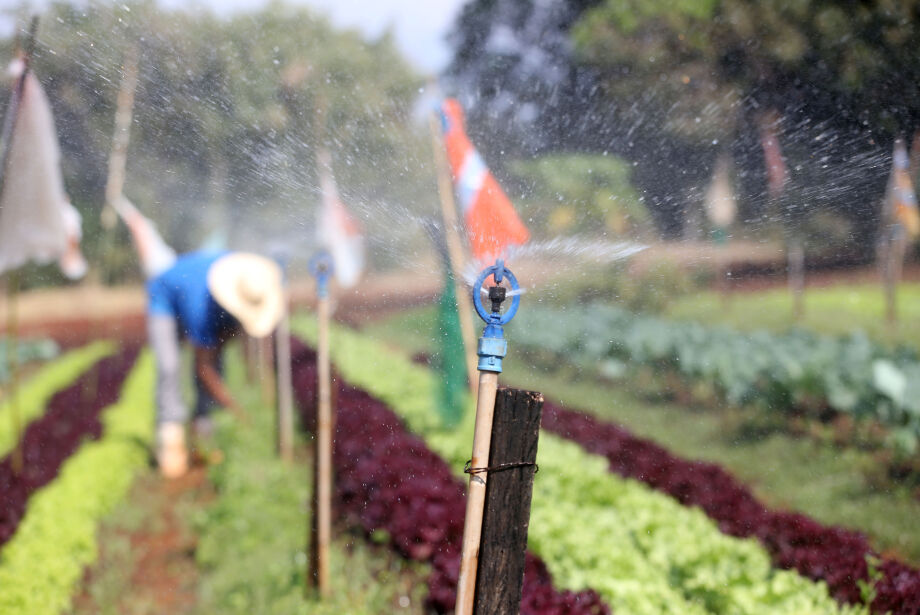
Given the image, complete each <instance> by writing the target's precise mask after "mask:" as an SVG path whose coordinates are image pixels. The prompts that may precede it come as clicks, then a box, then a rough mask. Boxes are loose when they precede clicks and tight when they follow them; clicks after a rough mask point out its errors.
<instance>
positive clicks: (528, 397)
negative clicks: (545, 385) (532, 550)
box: [473, 388, 543, 615]
mask: <svg viewBox="0 0 920 615" xmlns="http://www.w3.org/2000/svg"><path fill="white" fill-rule="evenodd" d="M542 413H543V396H542V395H541V394H540V393H531V392H529V391H519V390H517V389H506V388H502V389H499V390H498V395H497V398H496V402H495V417H494V420H493V422H492V445H491V447H490V451H489V466H488V467H490V468H492V471H491V474H490V476H489V482H488V486H487V487H486V503H485V511H484V512H483V518H482V539H481V541H480V543H481V547H480V553H481V557H480V559H479V569H478V572H477V574H476V597H475V601H474V607H473V613H474V614H475V615H517V614H518V613H519V612H520V609H521V591H522V589H523V585H524V562H525V556H526V552H527V529H528V526H529V524H530V500H531V496H532V495H533V479H534V474H535V472H536V461H537V442H538V440H539V436H540V417H541V414H542Z"/></svg>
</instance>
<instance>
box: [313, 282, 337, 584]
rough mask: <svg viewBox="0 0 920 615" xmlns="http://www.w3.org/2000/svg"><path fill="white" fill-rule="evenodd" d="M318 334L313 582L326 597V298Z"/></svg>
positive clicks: (328, 419)
mask: <svg viewBox="0 0 920 615" xmlns="http://www.w3.org/2000/svg"><path fill="white" fill-rule="evenodd" d="M317 315H318V318H319V335H318V337H317V348H316V361H317V376H318V379H319V383H318V392H319V399H318V403H317V416H316V447H315V450H316V466H315V467H316V484H315V486H314V489H315V491H314V497H315V498H316V566H315V568H314V569H313V571H312V576H311V578H312V581H313V583H314V586H315V587H316V588H317V589H318V590H319V595H320V597H322V598H326V597H328V595H329V543H330V540H331V536H332V504H331V503H332V369H331V366H330V362H329V297H328V296H321V297H320V299H319V304H318V306H317Z"/></svg>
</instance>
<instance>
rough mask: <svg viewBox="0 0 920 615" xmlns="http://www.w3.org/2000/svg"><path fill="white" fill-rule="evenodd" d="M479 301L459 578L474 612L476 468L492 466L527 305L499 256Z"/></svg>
mask: <svg viewBox="0 0 920 615" xmlns="http://www.w3.org/2000/svg"><path fill="white" fill-rule="evenodd" d="M489 276H492V278H493V279H494V280H495V286H491V287H490V288H489V294H488V298H489V301H490V302H491V304H492V305H491V308H492V309H491V312H489V311H486V309H485V307H484V306H483V303H482V293H480V292H479V291H480V289H481V288H482V285H483V284H484V283H485V281H486V279H487V278H488V277H489ZM506 278H507V280H508V284H509V285H510V286H511V290H510V292H509V291H508V289H506V288H505V287H503V286H500V284H501V283H502V281H503V280H504V279H506ZM472 294H473V305H474V306H475V307H476V313H477V314H479V317H480V318H482V320H483V322H485V323H486V326H485V329H484V330H483V332H482V337H481V338H479V346H478V348H477V351H476V354H477V355H478V356H479V363H478V365H477V369H478V370H479V395H478V398H477V400H476V426H475V430H474V433H473V455H472V458H471V460H470V463H469V464H467V465H468V466H469V468H470V471H469V475H470V482H469V488H468V489H467V496H466V517H465V518H464V522H463V550H462V552H461V555H460V577H459V579H458V582H457V606H456V610H455V612H456V613H457V615H471V614H472V612H473V603H474V599H475V590H476V570H477V567H478V564H479V546H480V538H481V536H482V514H483V509H484V507H485V497H486V481H487V479H488V473H487V472H480V471H476V470H478V469H482V468H487V467H488V465H489V448H490V445H491V437H492V418H493V415H494V411H495V395H496V391H497V389H498V374H500V373H501V371H502V359H504V357H505V355H506V354H507V352H508V342H507V340H506V339H505V333H504V329H503V327H504V326H505V325H506V324H508V323H509V322H511V319H512V318H514V315H515V314H516V313H517V310H518V307H519V306H520V304H521V287H520V285H519V284H518V281H517V278H515V277H514V274H513V273H512V272H511V270H510V269H508V268H507V267H505V263H504V261H502V260H501V259H498V260H496V261H495V264H494V265H491V266H489V267H486V268H485V269H483V270H482V272H481V273H480V274H479V277H478V278H476V283H475V284H474V285H473V293H472ZM509 295H510V296H511V307H509V308H508V310H507V311H506V312H505V313H504V314H503V313H502V312H501V306H502V303H504V301H505V299H506V298H507V297H508V296H509Z"/></svg>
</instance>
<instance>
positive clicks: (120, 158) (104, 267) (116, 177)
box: [96, 46, 137, 322]
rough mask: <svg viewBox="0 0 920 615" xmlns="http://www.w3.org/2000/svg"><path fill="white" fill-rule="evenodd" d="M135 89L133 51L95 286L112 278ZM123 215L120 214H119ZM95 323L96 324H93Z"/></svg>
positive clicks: (121, 96) (120, 106)
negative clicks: (115, 234) (117, 213)
mask: <svg viewBox="0 0 920 615" xmlns="http://www.w3.org/2000/svg"><path fill="white" fill-rule="evenodd" d="M136 89H137V47H133V46H132V47H131V48H129V49H128V50H127V51H126V52H125V56H124V64H123V67H122V75H121V85H120V86H119V89H118V98H117V99H116V106H115V126H114V128H113V132H112V149H111V151H110V153H109V171H108V176H107V178H106V182H105V203H104V204H103V206H102V212H101V213H100V214H99V221H100V223H101V224H102V237H101V245H102V260H101V262H100V272H99V283H100V284H105V283H106V282H107V281H111V280H107V278H108V277H109V276H110V275H111V274H112V267H111V265H112V256H111V255H112V248H113V245H114V243H115V237H114V228H115V223H116V221H117V216H116V212H120V211H122V209H121V200H122V199H123V198H124V197H123V194H124V188H125V168H126V166H127V163H128V142H129V140H130V137H131V120H132V118H133V117H134V92H135V90H136ZM122 215H124V214H122ZM96 322H98V320H97V321H96Z"/></svg>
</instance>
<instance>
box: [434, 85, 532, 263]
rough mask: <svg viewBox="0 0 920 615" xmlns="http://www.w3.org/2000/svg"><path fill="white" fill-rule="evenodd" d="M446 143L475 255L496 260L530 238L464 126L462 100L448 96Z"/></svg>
mask: <svg viewBox="0 0 920 615" xmlns="http://www.w3.org/2000/svg"><path fill="white" fill-rule="evenodd" d="M441 120H442V129H443V131H444V144H445V146H446V148H447V159H448V161H449V162H450V170H451V174H452V175H453V180H454V185H455V187H456V190H457V196H458V198H459V200H460V207H461V209H462V210H463V219H464V222H465V223H466V230H467V233H468V234H469V239H470V246H471V247H472V250H473V256H474V257H475V258H476V259H477V260H478V261H480V262H481V263H488V262H490V261H492V260H494V259H495V258H496V257H498V256H501V254H502V253H503V252H504V251H505V249H507V248H508V247H509V246H512V245H521V244H523V243H525V242H526V241H527V240H528V239H529V238H530V233H529V232H528V231H527V227H526V226H524V223H523V222H521V219H520V218H519V217H518V215H517V212H515V211H514V206H513V205H512V204H511V201H510V200H508V197H507V196H506V195H505V193H504V191H502V189H501V186H499V185H498V182H497V181H495V178H494V177H493V176H492V173H490V172H489V169H488V168H487V167H486V165H485V163H484V162H483V160H482V157H480V155H479V152H477V151H476V148H475V147H473V144H472V143H470V139H469V137H467V136H466V132H465V130H464V127H463V109H462V108H461V107H460V103H459V102H457V101H456V100H454V99H453V98H448V99H446V100H445V101H444V103H443V105H442V106H441Z"/></svg>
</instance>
